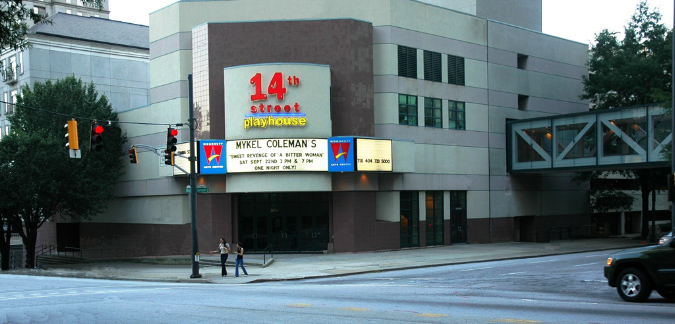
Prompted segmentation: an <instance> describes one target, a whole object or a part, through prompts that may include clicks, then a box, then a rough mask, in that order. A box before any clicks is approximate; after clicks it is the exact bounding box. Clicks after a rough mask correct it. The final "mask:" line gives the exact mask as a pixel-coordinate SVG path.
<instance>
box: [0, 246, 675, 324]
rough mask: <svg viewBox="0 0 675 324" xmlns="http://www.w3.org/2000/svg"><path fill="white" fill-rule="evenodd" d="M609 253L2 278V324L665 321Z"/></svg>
mask: <svg viewBox="0 0 675 324" xmlns="http://www.w3.org/2000/svg"><path fill="white" fill-rule="evenodd" d="M610 252H611V251H606V252H592V253H580V254H571V255H561V256H552V257H543V258H532V259H521V260H512V261H498V262H483V263H471V264H463V265H456V266H445V267H435V268H424V269H416V270H406V271H394V272H382V273H371V274H365V275H355V276H347V277H337V278H325V279H315V280H302V281H282V282H270V283H260V284H246V285H237V284H232V285H213V284H172V283H148V282H130V281H109V280H88V279H72V278H54V277H35V276H16V275H0V322H2V323H5V322H8V323H84V322H87V323H92V322H94V323H138V322H152V323H224V322H231V321H238V322H245V323H300V322H302V323H361V322H372V323H384V322H387V323H391V322H394V323H411V322H420V323H427V322H431V323H433V322H438V323H539V322H543V323H639V322H649V323H672V322H673V319H675V307H673V306H675V301H669V300H665V299H662V298H660V296H658V294H656V293H654V294H653V295H652V297H651V298H650V299H649V300H648V302H646V303H641V304H632V303H626V302H624V301H623V300H621V299H620V298H619V296H618V295H617V293H616V291H615V290H614V289H613V288H611V287H609V286H608V285H607V283H606V281H605V280H604V277H603V275H602V267H603V266H604V263H605V260H606V257H607V255H608V254H609V253H610Z"/></svg>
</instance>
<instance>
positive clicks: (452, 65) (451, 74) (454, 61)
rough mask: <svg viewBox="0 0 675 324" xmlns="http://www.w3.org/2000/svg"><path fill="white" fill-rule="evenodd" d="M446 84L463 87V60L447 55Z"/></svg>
mask: <svg viewBox="0 0 675 324" xmlns="http://www.w3.org/2000/svg"><path fill="white" fill-rule="evenodd" d="M448 83H450V84H456V85H462V86H463V85H464V58H463V57H459V56H454V55H448Z"/></svg>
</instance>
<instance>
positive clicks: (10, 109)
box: [7, 90, 18, 115]
mask: <svg viewBox="0 0 675 324" xmlns="http://www.w3.org/2000/svg"><path fill="white" fill-rule="evenodd" d="M17 94H18V92H17V91H16V90H12V92H10V93H9V100H10V104H9V105H8V106H7V114H8V115H11V114H13V113H14V104H15V103H16V95H17Z"/></svg>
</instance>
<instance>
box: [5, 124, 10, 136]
mask: <svg viewBox="0 0 675 324" xmlns="http://www.w3.org/2000/svg"><path fill="white" fill-rule="evenodd" d="M9 131H10V129H9V125H5V136H6V135H9Z"/></svg>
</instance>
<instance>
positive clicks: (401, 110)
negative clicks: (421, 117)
mask: <svg viewBox="0 0 675 324" xmlns="http://www.w3.org/2000/svg"><path fill="white" fill-rule="evenodd" d="M398 124H399V125H409V126H417V96H409V95H404V94H400V95H398Z"/></svg>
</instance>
